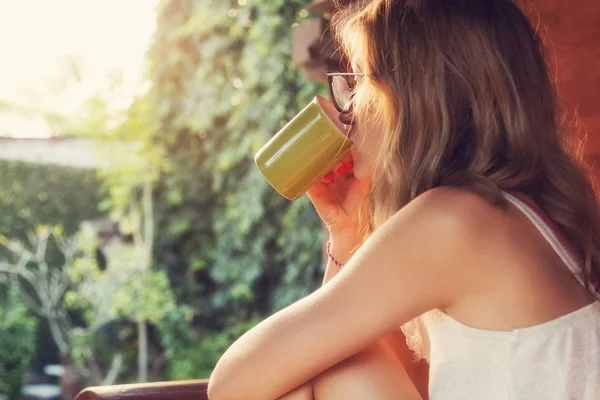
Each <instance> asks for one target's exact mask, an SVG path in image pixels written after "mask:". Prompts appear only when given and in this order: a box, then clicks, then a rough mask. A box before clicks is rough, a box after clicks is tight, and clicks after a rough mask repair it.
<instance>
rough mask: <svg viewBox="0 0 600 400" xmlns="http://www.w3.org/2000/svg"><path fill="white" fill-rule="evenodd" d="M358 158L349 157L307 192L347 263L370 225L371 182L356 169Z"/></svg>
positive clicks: (339, 255)
mask: <svg viewBox="0 0 600 400" xmlns="http://www.w3.org/2000/svg"><path fill="white" fill-rule="evenodd" d="M353 165H354V159H353V158H352V156H350V157H348V158H346V159H345V160H344V161H343V162H342V163H340V164H339V165H338V166H336V167H335V168H334V169H333V170H332V171H331V172H330V173H329V174H327V175H325V177H324V178H323V179H322V180H321V181H320V182H317V183H316V184H315V185H313V186H312V187H311V188H310V189H309V190H308V192H307V194H308V197H309V198H310V200H311V201H312V203H313V205H314V206H315V209H316V210H317V213H318V214H319V216H320V217H321V219H322V220H323V222H324V223H325V226H327V229H328V230H329V233H330V235H331V240H332V244H333V245H334V248H335V249H336V257H337V258H339V259H340V261H341V262H343V263H345V262H346V261H347V259H348V258H350V255H351V253H352V251H353V250H354V249H355V248H356V247H358V246H359V245H360V243H361V242H362V240H363V238H364V236H365V234H366V232H367V229H368V203H367V202H368V195H369V185H368V184H365V183H362V182H359V181H358V180H357V179H356V178H355V177H354V174H353V173H352V168H353Z"/></svg>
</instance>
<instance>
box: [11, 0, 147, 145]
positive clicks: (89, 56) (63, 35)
mask: <svg viewBox="0 0 600 400" xmlns="http://www.w3.org/2000/svg"><path fill="white" fill-rule="evenodd" d="M157 2H158V0H0V102H1V101H3V100H4V101H8V102H9V103H13V104H14V103H16V104H19V105H20V106H23V107H33V108H43V109H48V110H51V111H57V112H59V113H66V114H69V113H75V112H77V109H78V107H80V106H81V104H82V102H83V101H84V100H85V99H86V98H87V97H89V96H90V95H91V94H93V93H95V92H98V91H104V90H106V88H107V86H108V82H109V79H108V76H109V74H110V73H111V72H112V71H118V72H121V73H123V76H124V85H123V89H122V90H121V93H120V94H119V98H117V99H115V102H119V103H127V101H129V100H130V99H131V97H132V96H133V94H134V93H135V92H136V90H139V88H140V87H141V86H142V78H143V63H144V53H145V51H146V49H147V48H148V45H149V43H150V40H151V37H152V34H153V32H154V28H155V7H156V4H157ZM69 58H73V59H75V60H76V62H77V64H78V65H80V66H81V67H82V69H83V71H82V72H83V73H82V78H83V79H82V81H81V82H80V83H77V82H76V81H74V80H71V81H70V83H69V84H68V85H67V86H66V89H63V90H61V89H60V84H59V82H58V81H59V79H58V78H59V77H60V76H64V75H65V74H64V71H66V70H68V62H67V60H68V59H69ZM57 92H58V93H60V95H57V94H56V93H57ZM7 133H8V134H12V135H19V136H45V135H48V134H49V133H50V132H49V128H48V127H47V126H46V124H45V123H43V121H41V120H39V119H37V120H36V119H33V118H24V117H22V116H21V115H18V114H16V113H14V112H8V113H7V112H6V111H5V112H2V108H1V106H0V135H3V134H7Z"/></svg>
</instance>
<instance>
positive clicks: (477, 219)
mask: <svg viewBox="0 0 600 400" xmlns="http://www.w3.org/2000/svg"><path fill="white" fill-rule="evenodd" d="M400 213H405V214H406V216H405V217H406V218H409V219H417V220H419V221H421V222H423V223H425V224H426V225H429V226H430V227H432V228H435V229H436V231H438V232H440V233H443V234H447V233H454V234H456V235H459V236H458V237H457V239H458V238H463V239H467V240H473V239H475V238H478V239H482V238H484V237H485V236H486V234H488V233H491V232H492V231H493V229H492V227H493V223H492V222H493V221H496V220H497V219H498V217H499V216H500V214H501V211H500V210H499V209H498V208H496V207H494V206H492V205H491V204H490V203H488V202H487V201H486V200H485V199H484V198H483V197H481V196H479V195H477V194H475V193H473V192H470V191H467V190H463V189H458V188H452V187H437V188H434V189H431V190H428V191H427V192H425V193H423V194H421V195H419V196H417V197H416V198H415V199H414V200H413V201H411V202H410V203H409V204H407V205H406V206H405V207H404V208H403V209H402V210H401V211H400Z"/></svg>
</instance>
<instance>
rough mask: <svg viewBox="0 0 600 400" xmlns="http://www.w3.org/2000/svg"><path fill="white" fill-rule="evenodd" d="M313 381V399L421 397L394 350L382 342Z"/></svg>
mask: <svg viewBox="0 0 600 400" xmlns="http://www.w3.org/2000/svg"><path fill="white" fill-rule="evenodd" d="M312 384H313V387H312V390H313V393H314V398H315V399H316V400H320V399H323V400H335V399H355V398H356V399H361V400H362V399H364V400H368V399H378V400H380V399H381V400H385V399H399V398H401V399H407V400H412V399H421V396H420V395H419V393H418V391H417V389H416V388H415V386H414V385H413V383H412V381H411V380H410V378H409V377H408V374H407V373H406V370H405V369H404V367H403V366H402V364H401V363H400V361H399V360H398V358H397V357H396V355H395V354H394V352H393V351H392V350H391V349H390V348H389V347H388V346H387V345H386V344H385V343H384V342H381V341H380V342H376V343H374V344H373V345H371V346H369V347H368V348H366V349H365V350H363V351H361V352H359V353H357V354H355V355H353V356H351V357H349V358H347V359H346V360H344V361H342V362H340V363H339V364H337V365H335V366H333V367H332V368H330V369H328V370H327V371H325V372H323V373H322V374H321V375H319V376H318V377H316V378H315V379H314V380H313V381H312Z"/></svg>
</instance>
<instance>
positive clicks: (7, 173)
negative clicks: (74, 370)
mask: <svg viewBox="0 0 600 400" xmlns="http://www.w3.org/2000/svg"><path fill="white" fill-rule="evenodd" d="M0 182H1V183H2V184H1V185H0V235H4V236H7V237H9V238H11V239H20V240H27V236H28V234H29V233H31V232H34V231H35V229H36V227H37V226H39V225H51V226H55V225H60V226H63V227H64V234H65V235H71V234H73V233H74V232H76V231H77V229H78V228H79V224H80V222H81V221H82V220H85V219H90V218H95V217H97V216H98V215H99V211H98V206H97V205H98V202H99V200H100V195H101V193H99V190H98V187H99V181H98V179H97V177H96V172H95V171H91V170H81V169H75V168H68V167H58V166H51V165H36V164H28V163H22V162H15V161H2V160H0ZM10 256H11V255H10V253H9V252H7V251H6V249H5V248H3V247H2V246H0V259H2V258H6V257H10ZM47 261H48V262H49V264H50V267H51V268H52V267H54V266H56V265H60V263H62V255H61V254H60V251H59V250H58V248H57V247H56V245H55V243H54V242H53V241H52V240H51V241H50V243H49V247H48V251H47ZM25 289H27V288H25ZM2 290H3V288H2V287H0V292H2ZM35 341H36V343H37V348H38V351H37V353H36V356H35V359H34V362H33V365H34V366H35V367H36V368H38V369H40V368H41V367H42V366H43V365H44V364H48V363H55V362H57V361H58V358H57V354H58V350H57V349H56V346H55V345H54V343H53V341H52V336H51V334H50V330H49V328H48V325H47V324H46V323H45V322H43V321H41V323H40V324H39V326H38V333H37V337H36V339H35Z"/></svg>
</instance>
